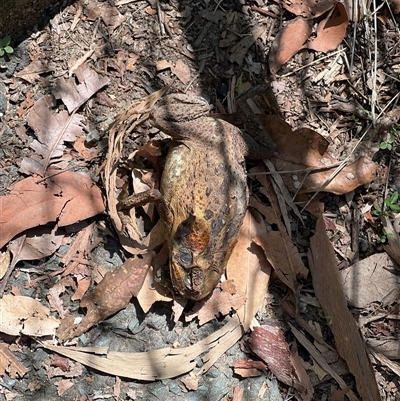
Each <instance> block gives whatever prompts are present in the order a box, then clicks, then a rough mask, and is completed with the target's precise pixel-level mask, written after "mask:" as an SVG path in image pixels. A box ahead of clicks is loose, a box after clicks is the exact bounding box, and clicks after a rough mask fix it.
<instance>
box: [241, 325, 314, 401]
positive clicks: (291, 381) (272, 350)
mask: <svg viewBox="0 0 400 401" xmlns="http://www.w3.org/2000/svg"><path fill="white" fill-rule="evenodd" d="M249 345H250V348H251V350H252V352H254V353H255V354H256V355H257V356H258V357H259V358H261V359H262V360H263V361H264V362H266V363H267V365H268V369H269V370H270V371H271V372H272V373H273V374H274V375H275V376H276V377H277V379H278V380H280V381H282V382H283V383H285V384H287V385H288V386H293V387H295V388H296V389H297V390H298V391H300V392H301V393H303V392H304V390H306V389H307V390H308V394H307V396H306V394H302V395H303V397H302V398H301V399H302V400H311V399H312V398H308V397H312V392H313V387H312V386H311V384H310V382H309V378H308V376H307V375H306V376H305V377H306V378H305V377H304V376H303V374H302V373H301V372H299V367H298V366H297V364H296V363H295V360H294V359H295V358H296V356H295V355H294V354H292V352H291V351H290V349H289V346H288V344H287V342H286V339H285V335H284V333H283V331H282V329H281V328H280V327H279V326H278V325H277V322H274V321H270V322H269V324H266V325H263V326H261V327H255V328H254V331H253V332H252V333H251V334H250V337H249ZM307 381H308V382H307ZM310 391H311V394H310Z"/></svg>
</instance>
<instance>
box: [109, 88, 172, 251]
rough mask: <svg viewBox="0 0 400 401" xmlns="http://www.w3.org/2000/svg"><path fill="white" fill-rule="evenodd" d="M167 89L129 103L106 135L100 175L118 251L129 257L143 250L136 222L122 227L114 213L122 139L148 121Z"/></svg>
mask: <svg viewBox="0 0 400 401" xmlns="http://www.w3.org/2000/svg"><path fill="white" fill-rule="evenodd" d="M167 89H168V87H165V88H162V89H160V90H159V91H157V92H154V93H152V94H151V95H149V96H146V97H145V98H144V99H142V100H141V101H137V102H135V103H133V104H132V105H131V106H130V107H129V108H127V109H126V110H124V111H123V112H121V113H120V114H118V116H117V117H116V119H115V122H114V124H113V126H112V127H111V130H110V134H109V146H108V154H107V158H106V166H105V172H104V176H105V186H106V193H107V204H108V208H109V211H108V212H109V215H110V218H111V221H112V222H113V225H114V227H115V229H116V231H117V233H118V236H119V240H120V243H121V245H122V247H123V248H124V249H125V250H126V251H127V252H129V253H130V254H132V255H137V254H141V253H144V252H146V249H145V247H144V246H143V245H142V244H141V242H142V238H141V236H140V235H139V234H140V233H139V232H138V229H137V224H136V221H135V220H134V219H132V222H131V224H127V225H125V226H124V225H123V223H122V222H121V218H120V216H119V214H118V211H117V202H118V199H117V194H116V191H115V188H117V185H116V181H117V171H118V165H119V162H120V155H121V152H122V149H123V142H124V138H125V136H126V135H129V133H130V132H131V131H132V130H133V129H134V128H135V127H136V126H137V125H139V124H140V123H141V122H142V121H144V120H145V119H147V118H148V115H149V111H150V109H151V107H153V105H154V104H155V102H156V101H157V100H158V99H159V98H160V97H161V96H162V95H163V94H164V93H165V92H166V90H167ZM133 217H134V216H133Z"/></svg>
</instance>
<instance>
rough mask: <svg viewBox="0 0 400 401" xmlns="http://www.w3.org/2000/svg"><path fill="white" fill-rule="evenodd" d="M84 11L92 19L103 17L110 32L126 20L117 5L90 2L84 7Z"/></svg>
mask: <svg viewBox="0 0 400 401" xmlns="http://www.w3.org/2000/svg"><path fill="white" fill-rule="evenodd" d="M84 12H85V14H86V16H87V17H88V18H89V19H91V20H96V19H97V18H101V19H102V20H103V21H104V23H105V24H106V25H107V27H108V31H109V33H110V34H112V33H113V31H114V29H116V28H118V27H119V26H120V25H121V24H122V23H123V22H124V21H125V20H126V17H125V16H123V15H122V14H120V12H119V11H118V8H117V7H109V6H103V7H98V6H97V4H95V3H88V4H86V5H85V7H84Z"/></svg>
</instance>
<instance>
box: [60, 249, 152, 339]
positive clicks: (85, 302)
mask: <svg viewBox="0 0 400 401" xmlns="http://www.w3.org/2000/svg"><path fill="white" fill-rule="evenodd" d="M154 255H155V254H154V252H150V253H147V254H145V255H143V257H136V258H131V259H128V260H127V261H126V262H125V263H124V264H123V265H122V266H120V267H119V268H117V269H115V270H114V271H112V272H108V273H106V275H105V276H104V278H103V280H102V281H101V282H100V283H99V284H98V285H97V287H96V288H95V289H94V290H92V291H91V292H90V293H89V294H88V295H86V296H85V297H83V299H82V301H81V306H82V307H83V308H87V314H86V316H85V317H84V318H83V319H82V322H81V323H80V324H79V325H78V326H76V327H74V326H73V322H72V321H69V322H68V324H67V325H62V327H61V326H60V330H57V334H58V336H59V338H60V340H61V341H64V340H66V339H68V338H73V337H77V336H80V335H81V334H82V333H84V332H85V331H86V330H88V329H89V328H90V327H92V326H93V325H95V324H97V323H99V322H101V321H103V320H104V319H106V318H107V317H109V316H111V315H113V314H114V313H116V312H118V311H120V310H121V309H124V308H125V307H126V305H128V303H129V301H130V300H131V298H132V297H134V296H137V294H138V293H139V290H140V288H141V287H142V285H143V281H144V279H145V277H146V274H147V271H148V269H149V267H150V265H151V263H152V260H153V258H154Z"/></svg>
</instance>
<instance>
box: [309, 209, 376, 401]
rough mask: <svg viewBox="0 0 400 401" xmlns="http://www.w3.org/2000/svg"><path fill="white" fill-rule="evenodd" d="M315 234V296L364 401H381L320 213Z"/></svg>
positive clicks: (312, 258) (312, 254)
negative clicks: (348, 305)
mask: <svg viewBox="0 0 400 401" xmlns="http://www.w3.org/2000/svg"><path fill="white" fill-rule="evenodd" d="M317 214H318V220H317V225H316V227H315V234H314V236H313V237H312V238H311V241H310V251H309V255H308V257H309V262H310V270H311V274H312V281H313V286H314V290H315V295H316V296H317V298H318V301H319V302H320V304H321V307H322V309H323V311H324V313H325V314H326V316H327V318H329V322H330V325H329V327H330V328H331V330H332V333H333V335H334V337H335V343H336V348H337V350H338V352H339V354H340V356H341V357H342V358H343V359H344V360H345V361H346V362H347V365H348V367H349V370H350V372H351V373H352V374H353V375H354V377H355V379H356V385H357V391H358V393H359V394H360V396H361V399H362V400H364V401H376V400H380V395H379V390H378V386H377V383H376V379H375V374H374V370H373V368H372V365H371V362H370V360H369V359H368V355H367V350H366V346H365V343H364V341H363V339H362V337H361V334H360V332H359V330H358V327H357V324H356V322H355V320H354V317H353V316H352V314H351V313H350V311H349V310H348V308H347V302H346V297H345V296H344V293H343V289H342V286H341V283H340V278H339V270H338V268H337V263H336V259H335V253H334V250H333V247H332V245H331V243H330V241H329V238H328V236H327V234H326V230H325V223H324V219H323V217H322V213H321V212H319V213H317Z"/></svg>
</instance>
